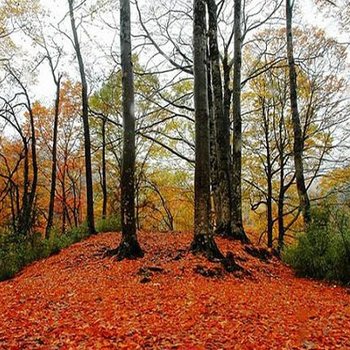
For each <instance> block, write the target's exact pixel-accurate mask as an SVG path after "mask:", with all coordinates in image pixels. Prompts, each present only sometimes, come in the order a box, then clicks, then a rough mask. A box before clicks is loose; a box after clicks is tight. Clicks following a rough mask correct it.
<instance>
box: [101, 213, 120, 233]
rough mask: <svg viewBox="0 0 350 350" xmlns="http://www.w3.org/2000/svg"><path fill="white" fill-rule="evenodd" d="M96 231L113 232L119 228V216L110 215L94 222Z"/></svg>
mask: <svg viewBox="0 0 350 350" xmlns="http://www.w3.org/2000/svg"><path fill="white" fill-rule="evenodd" d="M96 230H97V232H114V231H120V230H121V222H120V217H119V216H110V217H108V218H106V219H101V220H99V221H98V222H97V224H96Z"/></svg>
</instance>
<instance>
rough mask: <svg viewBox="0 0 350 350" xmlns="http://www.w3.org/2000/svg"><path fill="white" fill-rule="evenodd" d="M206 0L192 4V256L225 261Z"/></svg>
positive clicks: (198, 0) (197, 0)
mask: <svg viewBox="0 0 350 350" xmlns="http://www.w3.org/2000/svg"><path fill="white" fill-rule="evenodd" d="M206 47H207V45H206V25H205V0H194V2H193V71H194V107H195V132H196V136H195V144H196V156H195V179H194V193H195V203H194V207H195V208H194V238H193V241H192V243H191V246H190V250H191V251H192V252H193V253H200V254H203V255H204V256H206V257H207V258H208V259H222V258H223V256H222V254H221V252H220V251H219V249H218V247H217V245H216V243H215V241H214V238H213V235H212V229H211V225H210V159H209V111H208V81H207V63H206Z"/></svg>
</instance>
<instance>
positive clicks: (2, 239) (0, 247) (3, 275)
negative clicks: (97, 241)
mask: <svg viewBox="0 0 350 350" xmlns="http://www.w3.org/2000/svg"><path fill="white" fill-rule="evenodd" d="M87 236H88V231H87V228H86V225H82V226H80V227H76V228H73V229H71V230H69V231H67V232H66V233H64V234H60V233H58V232H56V231H55V230H53V231H52V232H51V235H50V238H49V239H43V238H42V235H41V234H38V233H35V234H33V235H30V236H29V237H24V236H19V235H16V234H13V233H2V234H1V235H0V281H3V280H6V279H9V278H11V277H13V276H14V275H15V274H16V273H17V272H19V271H20V270H21V269H22V268H23V267H24V266H26V265H28V264H30V263H31V262H33V261H36V260H39V259H43V258H47V257H49V256H51V255H53V254H57V253H59V251H60V250H61V249H63V248H66V247H68V246H70V245H72V244H73V243H76V242H79V241H81V240H82V239H84V238H85V237H87Z"/></svg>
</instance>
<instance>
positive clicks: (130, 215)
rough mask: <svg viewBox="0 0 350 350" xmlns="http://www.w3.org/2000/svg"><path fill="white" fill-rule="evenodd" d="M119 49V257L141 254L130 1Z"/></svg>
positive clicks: (123, 10) (124, 0)
mask: <svg viewBox="0 0 350 350" xmlns="http://www.w3.org/2000/svg"><path fill="white" fill-rule="evenodd" d="M120 51H121V66H122V90H123V129H124V130H123V131H124V134H123V156H122V171H121V181H120V185H121V220H122V240H121V243H120V245H119V247H118V248H117V249H115V250H113V251H111V252H110V253H111V254H113V255H115V257H116V258H117V259H118V260H122V259H136V258H139V257H142V256H143V255H144V254H143V251H142V249H141V247H140V245H139V242H138V240H137V234H136V219H135V159H136V151H135V147H136V146H135V105H134V103H135V100H134V73H133V65H132V55H131V24H130V0H120Z"/></svg>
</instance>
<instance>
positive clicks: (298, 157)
mask: <svg viewBox="0 0 350 350" xmlns="http://www.w3.org/2000/svg"><path fill="white" fill-rule="evenodd" d="M292 17H293V4H292V3H291V0H286V28H287V30H286V35H287V59H288V67H289V85H290V104H291V113H292V123H293V132H294V144H293V152H294V155H293V156H294V166H295V177H296V184H297V189H298V195H299V201H300V210H301V212H302V213H303V216H304V221H305V225H306V226H307V225H308V224H309V223H310V222H311V208H310V200H309V196H308V192H307V188H306V185H305V177H304V164H303V152H304V140H303V132H302V128H301V122H300V116H299V110H298V93H297V73H296V68H295V61H294V46H293V32H292Z"/></svg>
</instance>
